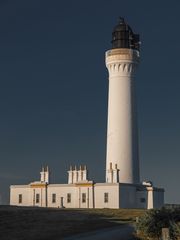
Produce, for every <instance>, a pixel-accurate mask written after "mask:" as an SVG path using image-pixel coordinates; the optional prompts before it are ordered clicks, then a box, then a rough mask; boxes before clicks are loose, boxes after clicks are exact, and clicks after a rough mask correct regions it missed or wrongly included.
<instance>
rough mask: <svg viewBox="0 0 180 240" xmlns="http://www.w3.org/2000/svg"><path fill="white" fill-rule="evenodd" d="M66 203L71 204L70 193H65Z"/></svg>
mask: <svg viewBox="0 0 180 240" xmlns="http://www.w3.org/2000/svg"><path fill="white" fill-rule="evenodd" d="M67 203H71V193H67Z"/></svg>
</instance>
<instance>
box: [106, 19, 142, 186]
mask: <svg viewBox="0 0 180 240" xmlns="http://www.w3.org/2000/svg"><path fill="white" fill-rule="evenodd" d="M112 36H113V40H112V49H111V50H109V51H107V52H106V67H107V69H108V73H109V96H108V127H107V153H106V182H112V179H114V180H113V182H122V183H132V184H133V183H139V156H138V131H137V115H136V99H135V81H134V75H135V70H136V67H137V65H138V63H139V35H137V34H133V32H132V30H131V28H130V27H129V26H128V25H127V24H126V23H125V22H124V20H122V19H121V20H120V23H119V25H117V26H116V27H115V29H114V31H113V34H112ZM113 173H114V174H116V175H117V174H118V176H116V177H113V176H112V174H113Z"/></svg>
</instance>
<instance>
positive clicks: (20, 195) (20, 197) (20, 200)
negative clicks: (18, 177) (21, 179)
mask: <svg viewBox="0 0 180 240" xmlns="http://www.w3.org/2000/svg"><path fill="white" fill-rule="evenodd" d="M19 203H22V194H19Z"/></svg>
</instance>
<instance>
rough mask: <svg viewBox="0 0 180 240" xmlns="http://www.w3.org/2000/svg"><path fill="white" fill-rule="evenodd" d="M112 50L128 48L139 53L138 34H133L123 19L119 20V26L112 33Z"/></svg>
mask: <svg viewBox="0 0 180 240" xmlns="http://www.w3.org/2000/svg"><path fill="white" fill-rule="evenodd" d="M111 43H112V48H113V49H114V48H129V49H135V50H138V51H139V44H140V41H139V34H134V33H133V31H132V29H131V28H130V26H129V25H128V24H127V23H125V21H124V18H122V17H120V18H119V24H118V25H117V26H115V28H114V30H113V33H112V41H111Z"/></svg>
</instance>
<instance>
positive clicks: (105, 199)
mask: <svg viewBox="0 0 180 240" xmlns="http://www.w3.org/2000/svg"><path fill="white" fill-rule="evenodd" d="M108 201H109V194H108V193H107V192H105V193H104V202H105V203H108Z"/></svg>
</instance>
